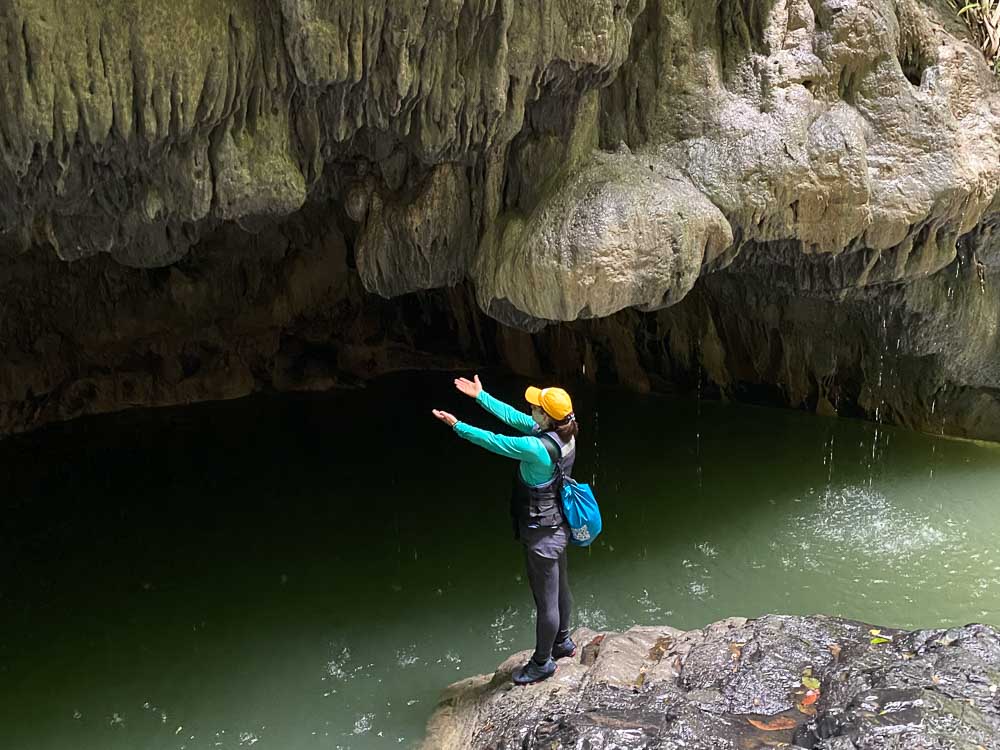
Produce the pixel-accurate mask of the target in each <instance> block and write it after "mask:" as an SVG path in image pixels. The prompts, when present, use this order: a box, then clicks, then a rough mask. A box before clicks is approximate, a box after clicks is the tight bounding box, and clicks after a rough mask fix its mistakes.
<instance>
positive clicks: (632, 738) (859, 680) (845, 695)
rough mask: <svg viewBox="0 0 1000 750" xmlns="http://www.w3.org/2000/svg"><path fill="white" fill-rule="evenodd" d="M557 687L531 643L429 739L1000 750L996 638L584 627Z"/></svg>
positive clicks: (967, 633)
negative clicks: (522, 677) (536, 663)
mask: <svg viewBox="0 0 1000 750" xmlns="http://www.w3.org/2000/svg"><path fill="white" fill-rule="evenodd" d="M575 637H576V638H577V642H578V643H582V644H585V645H584V647H583V648H582V649H580V651H579V652H578V655H577V656H576V657H574V658H567V659H563V660H561V661H560V663H559V670H558V671H557V673H556V674H555V675H554V676H553V677H552V678H551V679H549V680H547V681H545V682H542V683H540V684H537V685H532V686H528V687H525V688H515V687H513V685H512V683H511V681H510V675H511V672H512V671H513V669H514V668H516V667H517V666H518V665H519V664H520V663H522V662H523V661H524V660H525V659H526V658H527V657H528V656H529V655H530V652H522V653H519V654H515V655H514V656H512V657H510V658H509V659H507V661H505V662H504V663H503V664H501V665H500V667H499V668H498V669H497V671H496V672H495V673H494V674H493V675H492V676H491V675H480V676H478V677H472V678H469V679H466V680H463V681H461V682H458V683H455V684H454V685H452V686H451V687H449V688H448V689H447V690H446V691H445V693H444V695H443V697H442V700H441V703H440V705H439V707H438V710H437V712H436V713H435V714H434V716H433V717H432V718H431V721H430V723H429V724H428V731H427V736H426V738H425V740H424V748H426V749H429V748H483V749H484V750H485V749H487V748H489V749H490V750H513V749H514V748H546V749H547V750H559V749H562V748H567V749H568V748H573V749H574V750H612V749H615V750H631V749H633V748H634V749H636V750H638V749H639V748H649V749H653V748H656V749H658V750H674V749H675V748H688V749H692V748H694V749H704V750H752V749H753V748H792V749H794V748H807V749H808V748H812V749H815V750H890V749H898V750H925V749H926V750H931V749H932V748H933V749H938V748H940V749H942V750H944V749H946V748H947V749H955V750H966V749H968V750H978V749H985V750H994V749H995V748H1000V697H998V689H1000V688H998V686H1000V634H998V632H997V631H996V630H995V629H994V628H992V627H990V626H986V625H968V626H966V627H962V628H954V629H951V630H920V631H912V632H907V631H899V630H893V629H889V628H878V627H875V626H871V625H868V624H865V623H860V622H855V621H851V620H843V619H838V618H832V617H823V616H815V617H789V616H778V615H771V616H767V617H762V618H760V619H756V620H749V621H748V620H745V619H742V618H732V619H728V620H723V621H721V622H718V623H714V624H712V625H709V626H708V627H706V628H704V629H701V630H693V631H688V632H681V631H677V630H674V629H672V628H669V627H639V626H637V627H634V628H632V629H630V630H629V631H627V632H626V633H595V632H593V631H589V630H585V629H581V630H579V631H577V633H576V634H575Z"/></svg>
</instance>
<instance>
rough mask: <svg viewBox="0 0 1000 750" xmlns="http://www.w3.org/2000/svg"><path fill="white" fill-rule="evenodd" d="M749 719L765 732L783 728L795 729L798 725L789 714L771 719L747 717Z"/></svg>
mask: <svg viewBox="0 0 1000 750" xmlns="http://www.w3.org/2000/svg"><path fill="white" fill-rule="evenodd" d="M747 721H749V722H750V723H751V724H753V725H754V726H755V727H757V728H758V729H763V730H764V731H765V732H777V731H779V730H781V729H794V728H795V727H796V724H795V720H794V719H789V718H788V717H787V716H778V717H777V718H774V719H771V720H770V721H761V720H760V719H747Z"/></svg>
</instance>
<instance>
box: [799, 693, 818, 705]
mask: <svg viewBox="0 0 1000 750" xmlns="http://www.w3.org/2000/svg"><path fill="white" fill-rule="evenodd" d="M818 698H819V690H810V691H809V692H807V693H806V696H805V698H803V699H802V705H803V706H811V705H812V704H813V703H815V702H816V700H817V699H818Z"/></svg>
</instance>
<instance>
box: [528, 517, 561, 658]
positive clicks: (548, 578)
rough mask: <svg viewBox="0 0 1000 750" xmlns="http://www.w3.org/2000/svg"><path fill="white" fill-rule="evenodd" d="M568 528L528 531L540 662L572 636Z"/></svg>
mask: <svg viewBox="0 0 1000 750" xmlns="http://www.w3.org/2000/svg"><path fill="white" fill-rule="evenodd" d="M568 539H569V530H568V529H567V528H566V527H565V526H563V527H560V528H559V529H531V530H526V533H524V534H523V535H522V538H521V541H522V543H523V544H524V561H525V568H526V569H527V572H528V583H529V584H530V585H531V593H532V595H533V596H534V598H535V610H536V620H535V654H534V659H535V662H536V663H537V664H544V663H545V662H546V661H548V660H549V658H550V657H551V656H552V646H553V645H555V644H556V643H560V642H562V641H564V640H565V639H566V638H568V637H569V618H570V615H571V614H572V612H573V595H572V594H571V593H570V590H569V576H568V575H567V573H566V544H567V542H568Z"/></svg>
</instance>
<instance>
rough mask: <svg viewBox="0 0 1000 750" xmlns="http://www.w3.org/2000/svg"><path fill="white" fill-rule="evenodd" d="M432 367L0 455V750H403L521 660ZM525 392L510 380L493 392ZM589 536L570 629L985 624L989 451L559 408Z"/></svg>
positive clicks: (770, 415) (154, 418) (578, 560)
mask: <svg viewBox="0 0 1000 750" xmlns="http://www.w3.org/2000/svg"><path fill="white" fill-rule="evenodd" d="M450 381H451V376H449V375H433V376H427V375H421V376H413V375H402V376H395V377H392V378H389V379H385V380H382V381H380V382H378V383H376V384H375V385H373V386H371V387H369V388H367V389H365V390H361V391H354V392H340V393H334V394H324V395H310V396H302V397H291V398H289V397H282V398H273V397H257V398H252V399H247V400H242V401H236V402H230V403H223V404H211V405H204V406H199V407H195V408H191V409H187V410H160V411H152V412H143V413H129V414H124V415H119V416H116V417H106V418H100V419H94V420H85V421H81V422H77V423H73V424H70V425H65V426H59V427H55V428H53V429H49V430H45V431H43V432H41V433H36V434H34V435H30V436H27V437H25V438H19V439H16V440H8V441H5V442H2V443H0V478H2V479H3V481H4V487H5V488H6V489H5V491H4V493H3V494H4V499H3V507H4V510H5V519H4V524H3V527H2V528H3V531H2V537H0V543H2V552H0V562H2V563H3V566H4V570H3V575H2V577H0V581H2V584H0V611H2V621H0V748H4V749H5V750H70V749H72V750H118V749H121V750H126V749H127V750H147V749H148V750H153V749H157V750H159V749H161V748H163V749H167V748H171V749H174V750H183V749H185V748H190V749H192V750H193V749H195V748H199V749H200V748H206V749H208V748H211V749H215V748H222V749H227V748H228V749H234V748H243V747H255V748H256V749H257V750H261V749H262V748H274V749H275V750H314V749H317V750H318V749H320V748H323V749H330V748H379V747H398V746H403V747H408V746H411V745H413V744H414V743H415V742H416V741H417V740H418V739H419V737H420V735H421V733H422V730H423V726H424V723H425V721H426V719H427V717H428V716H429V714H430V713H431V711H432V710H433V707H434V703H435V700H436V696H437V694H438V692H439V690H440V689H441V688H442V687H444V686H445V685H447V684H448V683H450V682H452V681H454V680H457V679H460V678H462V677H466V676H469V675H473V674H477V673H480V672H483V671H487V670H490V669H492V668H493V667H494V666H495V665H496V664H497V663H498V662H499V661H501V660H502V659H503V658H505V657H506V655H508V654H509V653H510V652H511V651H513V650H517V649H521V648H527V647H529V646H531V645H532V644H531V638H532V632H533V626H532V621H531V616H532V611H533V610H532V608H531V598H530V593H529V591H528V588H527V585H526V583H525V582H524V581H523V580H522V570H521V557H520V552H519V549H518V547H517V546H516V545H515V543H514V542H513V541H512V540H511V539H510V538H509V522H508V520H507V516H506V513H507V510H506V507H507V492H508V487H509V484H510V474H511V471H512V462H509V461H506V460H504V459H501V458H499V457H494V456H491V455H489V454H486V453H485V452H483V451H481V450H479V449H476V448H474V447H473V446H471V445H468V444H465V443H462V442H461V441H459V440H458V439H456V438H455V437H454V436H453V435H451V434H450V432H449V431H448V430H447V429H446V428H444V427H443V426H442V425H441V424H440V423H438V422H435V421H433V420H432V418H431V417H430V414H429V412H430V409H431V407H433V406H439V407H442V408H448V409H450V410H452V411H454V412H456V414H458V415H459V416H460V417H462V416H466V417H469V418H470V421H473V422H474V423H476V424H479V425H482V426H489V425H490V424H493V423H492V422H491V420H490V418H489V417H488V416H487V415H486V414H485V413H483V412H481V411H480V410H479V409H478V408H477V407H476V406H475V405H474V404H473V403H472V402H471V401H469V400H467V399H464V398H463V397H461V396H459V395H458V394H457V393H454V392H453V391H452V390H451V386H450ZM487 385H488V386H489V385H492V386H493V388H492V390H493V392H494V393H495V395H497V396H500V397H503V398H508V399H510V400H512V401H515V402H516V400H517V397H518V394H519V393H520V392H521V391H520V388H521V386H522V385H523V384H522V383H520V382H516V381H511V380H509V379H507V380H496V379H494V380H492V381H491V380H489V379H487ZM577 405H578V412H579V414H580V416H581V421H582V425H583V428H584V432H583V434H582V436H581V441H580V458H579V462H578V470H577V472H576V473H577V476H578V478H581V479H586V480H590V481H593V482H594V484H595V486H596V489H597V492H598V496H599V499H600V500H601V503H602V507H603V511H604V514H605V533H604V535H603V536H602V538H601V540H600V543H599V544H597V545H595V547H594V548H593V549H592V550H590V551H584V550H579V549H573V550H571V559H570V572H571V577H572V580H573V589H574V592H575V594H576V601H577V616H576V621H577V623H578V624H586V625H589V626H591V627H594V628H624V627H627V626H629V625H631V624H633V623H636V622H642V623H651V622H664V623H669V624H671V625H674V626H676V627H681V628H692V627H698V626H701V625H703V624H705V623H708V622H710V621H712V620H716V619H719V618H721V617H725V616H728V615H737V614H738V615H758V614H761V613H765V612H790V613H811V612H827V613H832V614H837V615H844V616H848V617H855V618H859V619H864V620H867V621H870V622H873V623H879V624H885V625H895V626H906V627H916V626H921V627H931V626H938V625H946V624H964V623H967V622H971V621H986V622H991V623H994V624H997V623H1000V593H998V592H1000V550H998V545H997V542H996V540H997V538H998V536H1000V512H998V508H997V503H998V498H1000V453H998V450H997V449H996V448H995V447H989V446H979V445H974V444H970V443H963V442H956V441H950V440H944V439H935V438H932V437H928V436H923V435H915V434H911V433H907V432H904V431H900V430H894V429H885V428H881V429H878V430H876V429H875V427H874V426H873V425H870V424H865V423H860V422H853V421H848V420H830V419H820V418H816V417H811V416H808V415H805V414H800V413H794V412H787V411H778V410H768V409H760V408H753V407H737V406H727V405H723V404H718V403H698V402H697V401H690V400H685V401H678V400H673V399H666V398H652V397H639V396H634V395H629V394H625V393H621V392H618V391H612V390H594V391H590V392H580V393H578V394H577Z"/></svg>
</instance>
